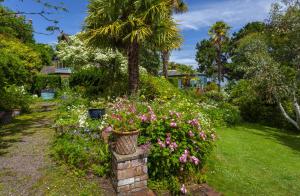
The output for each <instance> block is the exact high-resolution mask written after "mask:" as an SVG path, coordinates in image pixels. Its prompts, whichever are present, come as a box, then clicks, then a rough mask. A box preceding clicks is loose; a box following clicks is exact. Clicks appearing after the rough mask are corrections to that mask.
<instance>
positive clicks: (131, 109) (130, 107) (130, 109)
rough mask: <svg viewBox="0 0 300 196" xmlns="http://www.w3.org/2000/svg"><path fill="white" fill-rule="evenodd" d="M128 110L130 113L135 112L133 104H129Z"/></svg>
mask: <svg viewBox="0 0 300 196" xmlns="http://www.w3.org/2000/svg"><path fill="white" fill-rule="evenodd" d="M128 111H129V112H131V113H135V112H136V108H135V106H134V105H129V108H128Z"/></svg>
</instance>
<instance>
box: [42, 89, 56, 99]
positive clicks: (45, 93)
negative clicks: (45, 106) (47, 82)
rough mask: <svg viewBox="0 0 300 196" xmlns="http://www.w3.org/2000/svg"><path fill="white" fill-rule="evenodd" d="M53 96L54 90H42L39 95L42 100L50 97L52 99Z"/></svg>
mask: <svg viewBox="0 0 300 196" xmlns="http://www.w3.org/2000/svg"><path fill="white" fill-rule="evenodd" d="M54 96H55V92H54V91H46V90H45V91H42V92H41V97H42V99H44V100H51V99H54Z"/></svg>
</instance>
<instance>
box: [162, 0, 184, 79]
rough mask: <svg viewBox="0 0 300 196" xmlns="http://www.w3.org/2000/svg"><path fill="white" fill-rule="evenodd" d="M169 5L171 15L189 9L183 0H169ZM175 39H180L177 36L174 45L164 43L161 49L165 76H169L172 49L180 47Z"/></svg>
mask: <svg viewBox="0 0 300 196" xmlns="http://www.w3.org/2000/svg"><path fill="white" fill-rule="evenodd" d="M169 7H170V12H169V14H170V16H171V15H172V13H183V12H186V11H187V10H188V7H187V5H186V4H185V3H184V1H183V0H171V1H169ZM175 41H178V40H177V39H176V36H175V40H173V45H172V44H171V45H170V43H166V44H164V45H165V47H162V50H161V58H162V64H163V75H164V76H165V78H168V64H169V58H170V50H173V49H176V48H178V47H179V46H178V45H180V44H181V43H179V44H178V43H175ZM179 41H180V40H179Z"/></svg>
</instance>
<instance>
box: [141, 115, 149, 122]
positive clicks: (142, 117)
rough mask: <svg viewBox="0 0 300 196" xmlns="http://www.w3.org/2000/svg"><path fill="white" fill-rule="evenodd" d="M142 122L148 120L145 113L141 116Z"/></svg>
mask: <svg viewBox="0 0 300 196" xmlns="http://www.w3.org/2000/svg"><path fill="white" fill-rule="evenodd" d="M139 117H140V119H141V121H142V122H147V121H148V118H147V116H146V115H145V114H143V115H140V116H139Z"/></svg>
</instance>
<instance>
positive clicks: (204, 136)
mask: <svg viewBox="0 0 300 196" xmlns="http://www.w3.org/2000/svg"><path fill="white" fill-rule="evenodd" d="M199 135H200V137H201V138H202V139H203V140H206V134H205V133H204V132H203V131H201V132H200V133H199Z"/></svg>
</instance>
